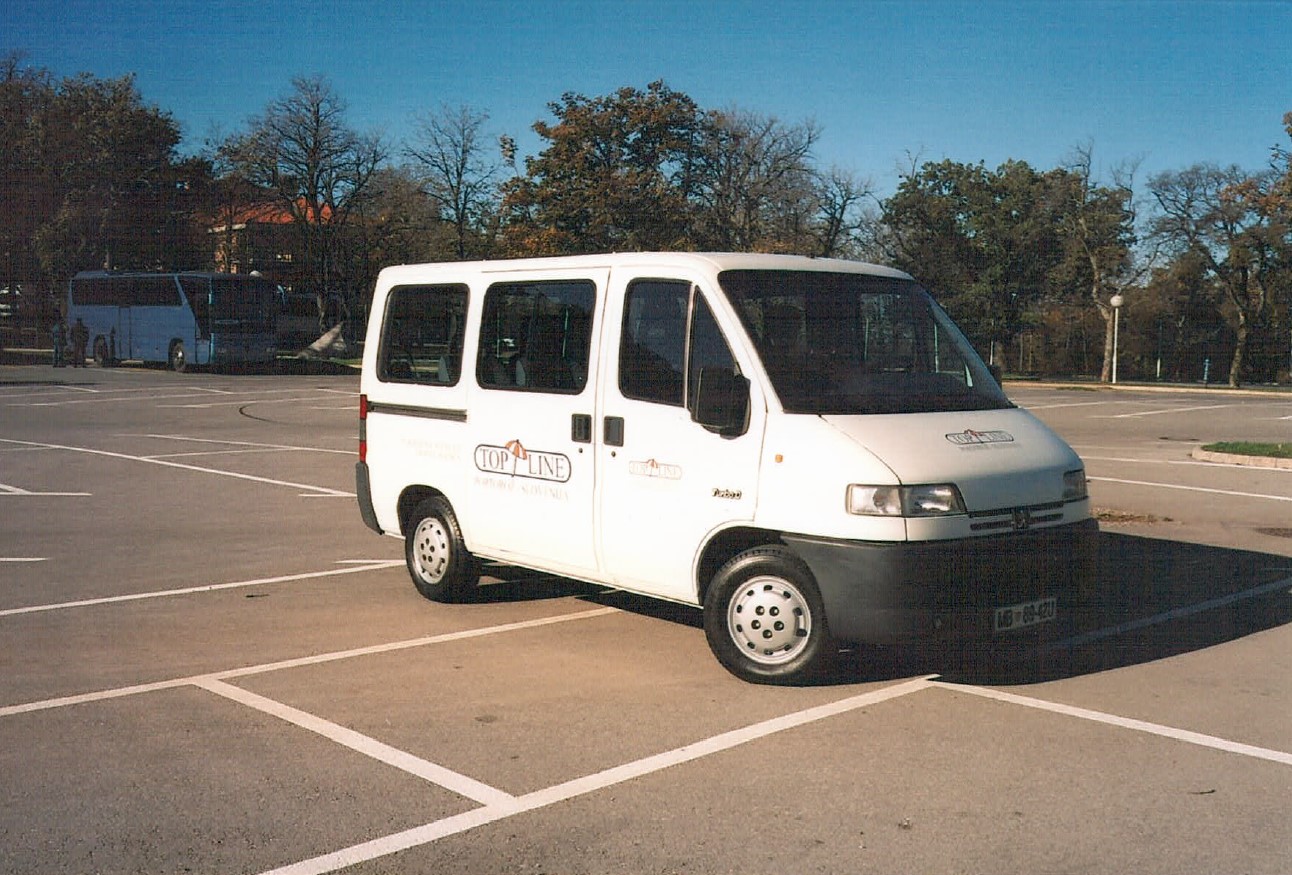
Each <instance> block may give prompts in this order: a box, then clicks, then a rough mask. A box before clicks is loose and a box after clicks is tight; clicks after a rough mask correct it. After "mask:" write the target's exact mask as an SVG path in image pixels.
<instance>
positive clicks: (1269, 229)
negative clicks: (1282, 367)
mask: <svg viewBox="0 0 1292 875" xmlns="http://www.w3.org/2000/svg"><path fill="white" fill-rule="evenodd" d="M1280 183H1281V178H1280V176H1279V175H1278V174H1277V173H1276V172H1274V171H1267V172H1262V173H1248V172H1246V171H1244V170H1241V169H1239V168H1238V167H1234V166H1230V167H1223V168H1222V167H1219V166H1217V165H1214V164H1197V165H1194V166H1193V167H1190V168H1187V169H1185V170H1181V171H1178V172H1173V173H1163V174H1161V175H1159V176H1156V177H1154V178H1153V180H1152V182H1151V183H1150V187H1151V190H1152V192H1153V195H1154V197H1155V198H1156V199H1157V203H1158V207H1159V211H1160V213H1159V215H1158V216H1157V218H1156V220H1155V222H1154V229H1155V231H1156V233H1157V234H1159V235H1161V237H1162V239H1163V240H1164V241H1166V242H1167V243H1168V244H1169V245H1171V246H1173V247H1174V248H1175V250H1176V252H1177V254H1178V255H1181V256H1182V255H1184V254H1185V253H1190V254H1192V255H1193V256H1195V257H1196V258H1198V259H1199V260H1200V261H1201V262H1202V263H1203V264H1205V265H1206V267H1207V269H1208V271H1209V272H1210V274H1211V275H1212V276H1213V277H1215V279H1216V281H1217V282H1218V284H1219V287H1220V289H1221V291H1222V294H1223V298H1224V301H1225V302H1226V304H1227V305H1228V306H1227V307H1226V308H1225V311H1224V312H1225V313H1226V315H1227V318H1228V319H1229V320H1230V324H1231V328H1232V329H1233V332H1234V352H1233V356H1232V357H1231V359H1230V364H1229V380H1228V382H1229V385H1230V386H1239V385H1240V384H1241V383H1242V380H1243V370H1244V365H1245V362H1246V355H1247V349H1248V342H1249V340H1250V338H1251V336H1252V333H1253V331H1255V330H1256V329H1257V328H1259V327H1260V326H1261V325H1262V323H1263V322H1264V320H1265V319H1266V317H1267V316H1268V315H1269V312H1270V307H1271V304H1272V302H1273V301H1274V299H1275V295H1276V294H1277V293H1278V290H1279V289H1280V288H1281V284H1282V283H1283V281H1284V277H1285V270H1286V267H1285V265H1286V260H1287V253H1288V248H1289V226H1288V221H1287V214H1286V213H1285V212H1284V211H1283V208H1282V206H1281V198H1280V190H1279V186H1280Z"/></svg>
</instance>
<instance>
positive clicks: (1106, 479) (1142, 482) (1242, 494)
mask: <svg viewBox="0 0 1292 875" xmlns="http://www.w3.org/2000/svg"><path fill="white" fill-rule="evenodd" d="M1089 479H1090V480H1091V481H1092V482H1095V483H1121V484H1123V485H1126V486H1152V487H1156V488H1158V489H1182V490H1184V491H1186V492H1206V493H1209V494H1211V495H1232V496H1234V497H1236V498H1259V499H1264V500H1266V501H1292V495H1266V494H1264V493H1261V492H1238V491H1235V490H1233V489H1208V488H1207V487H1205V486H1183V485H1181V484H1179V483H1153V482H1150V481H1147V480H1120V479H1118V478H1116V477H1091V478H1089Z"/></svg>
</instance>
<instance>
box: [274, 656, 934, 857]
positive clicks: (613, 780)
mask: <svg viewBox="0 0 1292 875" xmlns="http://www.w3.org/2000/svg"><path fill="white" fill-rule="evenodd" d="M929 686H931V683H930V680H929V679H928V678H917V679H915V680H911V681H906V682H905V683H900V684H894V685H893V686H891V687H885V688H883V689H880V690H875V691H872V692H869V693H862V694H860V695H857V696H851V697H849V698H846V699H840V700H839V701H837V702H830V703H828V704H825V705H819V706H817V707H815V708H807V709H805V710H803V711H796V712H794V713H792V714H785V715H783V716H781V717H774V718H772V719H771V720H764V721H763V722H761V723H754V724H751V725H749V726H744V727H741V728H739V729H733V730H731V731H730V732H724V733H722V734H720V735H715V736H712V737H710V738H705V739H701V740H699V741H696V742H694V743H692V744H687V745H683V746H682V747H679V748H674V749H673V750H669V751H665V752H663V753H659V754H655V755H653V756H648V757H644V758H642V759H639V760H634V761H633V762H630V763H624V764H623V765H621V766H614V767H612V768H609V769H606V770H604V771H601V772H597V773H595V774H592V775H587V776H585V777H582V778H575V779H574V780H573V781H566V782H565V783H563V784H557V785H555V786H553V787H547V788H545V789H543V790H536V791H534V792H533V793H526V794H525V795H524V796H517V797H515V798H514V799H512V800H510V801H507V802H503V803H500V804H496V805H486V806H484V807H483V808H477V809H474V810H472V811H466V812H463V813H462V814H457V815H453V816H452V817H446V818H443V819H442V820H436V821H432V822H431V823H427V824H424V825H422V826H418V827H414V828H412V829H408V830H404V831H403V832H397V833H393V834H391V835H388V836H383V837H381V838H378V839H373V840H372V841H368V842H363V843H361V844H357V845H352V846H350V847H348V848H342V849H341V850H339V851H333V852H332V853H330V854H323V855H321V856H318V857H313V858H311V859H308V860H301V861H300V862H297V863H292V864H290V865H287V866H282V867H280V868H278V869H272V870H270V871H268V872H265V873H262V875H323V873H326V872H335V871H337V870H338V869H344V868H346V867H347V866H354V865H356V864H358V863H363V862H367V861H369V860H375V859H377V858H378V857H384V856H387V855H389V854H394V853H397V852H398V851H404V850H408V849H409V848H415V847H418V846H419V845H425V844H429V843H430V842H433V841H436V840H438V839H442V838H445V837H446V836H451V835H456V834H458V833H462V832H466V831H467V830H471V829H475V828H476V827H478V826H484V825H485V824H489V823H493V822H495V821H498V820H503V819H505V818H508V817H511V816H513V815H516V814H522V813H524V812H527V811H534V810H536V809H539V808H546V807H547V806H549V805H554V804H556V803H558V802H564V801H566V800H569V799H574V798H576V797H578V796H584V795H587V794H588V793H592V792H595V791H597V790H603V789H605V788H607V787H613V786H614V785H616V784H622V783H624V782H626V781H631V780H633V779H634V778H640V777H643V776H645V775H650V774H653V773H655V772H659V771H663V770H664V769H668V768H672V767H673V766H677V765H681V764H682V763H687V762H691V761H692V760H697V759H700V758H701V757H706V756H710V755H712V754H715V753H721V752H722V751H725V750H730V749H731V748H733V747H738V746H740V745H742V744H748V743H749V742H751V741H757V740H758V739H761V738H766V737H767V736H769V735H774V734H776V733H778V732H784V731H786V730H788V729H794V728H796V727H799V726H804V725H806V724H808V723H814V722H816V721H818V720H824V719H825V718H827V717H834V716H836V715H839V714H846V713H848V712H850V711H856V710H857V709H859V708H865V707H868V706H870V705H875V704H878V703H880V702H885V701H888V700H890V699H896V698H898V697H901V696H907V695H910V694H911V693H917V692H919V691H921V690H925V689H928V688H929Z"/></svg>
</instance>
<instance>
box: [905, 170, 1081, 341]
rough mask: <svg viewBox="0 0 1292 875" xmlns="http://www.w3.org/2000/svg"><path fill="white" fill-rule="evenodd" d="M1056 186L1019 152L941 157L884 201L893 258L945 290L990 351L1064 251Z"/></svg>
mask: <svg viewBox="0 0 1292 875" xmlns="http://www.w3.org/2000/svg"><path fill="white" fill-rule="evenodd" d="M1054 187H1055V180H1054V179H1053V177H1047V176H1045V175H1042V174H1040V173H1037V172H1036V171H1035V170H1033V169H1032V168H1031V167H1030V166H1029V165H1028V164H1026V163H1025V162H1021V161H1009V162H1006V163H1005V164H1002V165H1001V166H1000V167H999V168H998V169H997V170H995V171H990V170H987V169H986V168H985V167H984V166H983V165H982V164H977V165H965V164H959V163H956V162H952V161H942V162H939V163H926V164H924V165H923V166H922V167H920V168H918V169H913V170H912V172H911V173H909V174H908V175H906V176H904V177H903V178H902V181H901V183H900V184H899V186H898V189H897V192H896V193H895V194H894V195H893V196H892V197H891V198H889V199H888V200H886V201H885V202H884V204H883V210H884V212H883V218H884V223H885V228H886V230H885V243H886V245H887V248H888V255H889V260H891V261H892V262H893V263H894V264H896V266H898V267H900V268H902V269H904V270H907V271H908V272H910V273H911V274H912V275H913V276H915V277H917V278H918V279H920V280H921V281H922V282H923V283H924V284H925V285H927V286H928V287H929V288H930V289H931V290H933V291H934V292H935V294H938V295H939V297H941V298H942V300H943V302H944V304H945V306H946V307H947V309H948V310H950V311H951V312H952V314H953V315H954V316H955V317H956V319H957V320H958V321H959V322H960V323H961V324H962V325H963V326H965V329H966V331H967V332H968V333H969V334H970V335H971V336H972V337H974V338H975V339H976V340H977V341H978V342H979V343H982V344H984V345H985V346H989V347H990V349H991V352H992V358H993V359H994V358H995V350H996V348H997V346H999V345H1003V344H1008V343H1009V341H1010V340H1011V339H1012V338H1013V337H1015V336H1016V335H1017V334H1018V332H1019V331H1021V330H1022V329H1023V328H1024V327H1025V326H1026V325H1027V324H1028V320H1029V318H1031V317H1033V316H1034V305H1035V304H1036V303H1037V302H1038V301H1040V300H1042V299H1043V297H1044V296H1045V295H1047V294H1048V293H1049V292H1050V281H1051V276H1050V275H1051V271H1052V270H1053V269H1054V268H1055V266H1056V265H1057V264H1059V263H1060V262H1061V261H1062V259H1063V257H1064V252H1063V245H1062V240H1061V237H1060V229H1059V223H1058V221H1057V220H1056V211H1057V210H1058V209H1059V208H1060V203H1059V200H1058V198H1056V196H1055V191H1054Z"/></svg>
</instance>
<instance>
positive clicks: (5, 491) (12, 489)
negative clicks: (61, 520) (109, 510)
mask: <svg viewBox="0 0 1292 875" xmlns="http://www.w3.org/2000/svg"><path fill="white" fill-rule="evenodd" d="M92 494H93V493H90V492H31V491H30V490H27V489H21V488H19V487H17V486H9V485H7V484H4V483H0V495H23V496H64V497H66V496H86V495H92Z"/></svg>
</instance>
